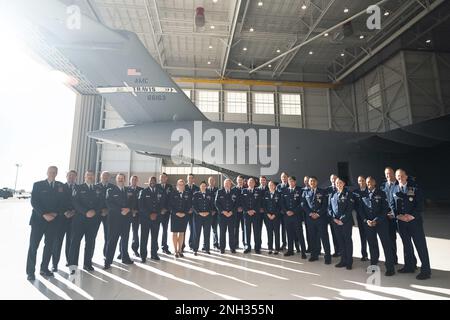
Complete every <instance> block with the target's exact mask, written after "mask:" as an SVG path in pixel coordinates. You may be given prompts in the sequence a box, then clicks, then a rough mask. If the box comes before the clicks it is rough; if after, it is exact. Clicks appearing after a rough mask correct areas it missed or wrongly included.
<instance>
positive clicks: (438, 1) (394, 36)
mask: <svg viewBox="0 0 450 320" xmlns="http://www.w3.org/2000/svg"><path fill="white" fill-rule="evenodd" d="M444 1H446V0H436V1H434V2H433V3H432V4H430V5H429V6H428V7H426V8H425V9H423V10H422V11H421V12H420V13H419V14H418V15H416V16H415V17H414V18H412V19H411V20H409V21H408V22H407V23H406V24H405V25H403V26H402V27H401V28H400V29H398V30H397V31H396V32H395V33H393V34H392V35H391V36H390V37H389V38H387V39H386V40H385V41H383V42H382V43H381V44H380V45H379V46H377V47H376V48H374V49H372V50H371V51H370V52H369V53H368V54H366V55H365V56H364V57H363V58H361V59H360V60H359V61H358V62H356V63H355V64H354V65H352V66H351V67H350V68H348V69H347V70H345V71H344V72H342V73H340V74H339V75H338V77H337V78H336V80H335V82H340V81H342V80H343V79H344V78H345V77H347V76H348V75H349V74H350V73H352V72H353V71H354V70H356V69H357V68H359V67H360V66H361V65H362V64H363V63H365V62H367V60H369V59H370V58H372V57H373V56H374V55H375V54H377V53H378V52H380V51H381V50H383V49H384V48H385V47H386V46H387V45H389V44H390V43H391V42H392V41H394V40H395V39H397V37H399V36H400V35H402V34H403V33H404V32H405V31H407V30H408V29H409V28H411V27H412V26H413V25H414V24H415V23H416V22H418V21H419V20H421V19H422V18H423V17H425V16H426V15H427V14H428V13H430V12H431V11H432V10H434V9H436V8H437V7H438V6H439V5H440V4H441V3H443V2H444Z"/></svg>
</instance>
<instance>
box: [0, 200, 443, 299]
mask: <svg viewBox="0 0 450 320" xmlns="http://www.w3.org/2000/svg"><path fill="white" fill-rule="evenodd" d="M30 212H31V206H30V203H29V201H28V200H15V199H9V200H0V252H2V255H3V257H2V262H1V264H0V283H2V286H1V287H0V299H133V300H136V299H194V300H205V299H255V300H257V299H283V300H284V299H371V300H372V299H384V300H390V299H433V300H434V299H450V250H449V248H450V212H447V210H428V211H427V213H426V221H425V229H426V234H427V241H428V248H429V251H430V259H431V267H432V269H433V270H432V273H433V275H432V278H431V279H430V280H427V281H418V280H416V279H415V276H413V275H412V274H406V275H404V274H396V275H395V276H393V277H390V278H387V277H385V276H384V266H383V264H382V263H381V264H380V265H381V271H382V273H381V276H379V277H377V274H375V275H371V274H368V273H366V268H367V267H368V265H369V263H368V262H361V261H359V257H360V241H359V234H358V230H357V229H356V228H354V229H353V241H354V256H355V263H354V268H353V270H351V271H348V270H345V269H344V270H342V269H336V268H335V267H334V266H333V265H330V266H327V265H325V264H324V263H323V258H321V259H320V260H319V261H318V262H313V263H312V262H308V261H306V260H302V259H301V258H300V256H299V255H296V256H293V257H288V258H284V257H283V256H280V255H279V256H273V255H272V256H269V255H268V254H267V252H264V253H263V255H255V254H250V255H244V254H242V250H240V251H238V253H237V254H236V255H232V254H228V253H227V254H225V255H220V254H219V253H218V252H212V254H211V255H206V254H199V255H198V256H197V257H195V256H194V255H193V254H190V253H188V254H186V255H185V258H183V259H178V260H175V258H174V257H173V256H167V255H164V254H161V255H160V256H161V261H159V262H154V261H148V262H147V263H146V264H142V263H140V260H139V259H135V261H136V263H135V264H134V265H132V266H126V265H123V264H121V263H120V262H117V261H116V262H115V263H114V265H113V268H112V269H111V270H109V271H103V270H102V269H101V266H102V265H103V257H102V254H101V248H102V246H103V238H102V232H99V237H98V238H97V246H96V252H95V257H94V262H95V267H96V270H95V271H94V272H92V273H87V272H84V271H82V270H81V271H78V273H77V274H76V276H72V277H69V275H68V273H67V271H68V270H67V269H68V268H66V267H65V258H64V257H62V258H61V263H60V266H59V267H60V271H59V273H58V274H56V275H55V278H50V279H48V280H47V279H44V278H43V277H41V276H39V275H37V278H36V281H35V282H34V283H31V282H28V281H27V280H26V274H25V262H26V254H27V249H28V241H29V234H30V227H29V226H28V221H29V217H30ZM264 229H265V228H264ZM265 239H266V233H265V230H264V232H263V247H266V240H265ZM42 245H43V243H42ZM42 245H41V250H42ZM398 246H399V252H400V253H401V252H402V245H401V241H400V239H398ZM83 247H84V245H83V246H82V250H83ZM41 250H40V252H39V254H38V266H39V263H40V257H41ZM171 250H172V249H171ZM130 251H131V250H130ZM172 251H173V250H172ZM81 256H82V255H81ZM81 259H82V258H81ZM381 259H382V260H384V257H381ZM399 259H400V263H402V262H403V257H402V254H400V255H399ZM80 262H81V261H80ZM335 262H337V259H336V258H334V259H333V263H335ZM37 269H38V268H37ZM38 270H39V269H38Z"/></svg>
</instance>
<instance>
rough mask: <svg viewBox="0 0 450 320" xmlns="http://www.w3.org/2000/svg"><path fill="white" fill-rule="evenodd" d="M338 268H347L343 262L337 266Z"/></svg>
mask: <svg viewBox="0 0 450 320" xmlns="http://www.w3.org/2000/svg"><path fill="white" fill-rule="evenodd" d="M335 267H336V268H343V267H345V263H343V262H339V263H338V264H336V265H335Z"/></svg>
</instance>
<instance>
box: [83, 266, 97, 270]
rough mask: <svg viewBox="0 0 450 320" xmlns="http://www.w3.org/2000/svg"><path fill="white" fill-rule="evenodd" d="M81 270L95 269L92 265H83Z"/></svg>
mask: <svg viewBox="0 0 450 320" xmlns="http://www.w3.org/2000/svg"><path fill="white" fill-rule="evenodd" d="M83 270H86V271H95V269H94V267H93V266H84V267H83Z"/></svg>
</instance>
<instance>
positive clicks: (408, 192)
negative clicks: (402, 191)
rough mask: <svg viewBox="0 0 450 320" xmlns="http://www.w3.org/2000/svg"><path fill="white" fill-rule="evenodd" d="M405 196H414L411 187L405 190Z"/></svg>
mask: <svg viewBox="0 0 450 320" xmlns="http://www.w3.org/2000/svg"><path fill="white" fill-rule="evenodd" d="M406 195H407V196H415V192H414V189H413V188H410V189H408V191H407V192H406Z"/></svg>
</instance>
